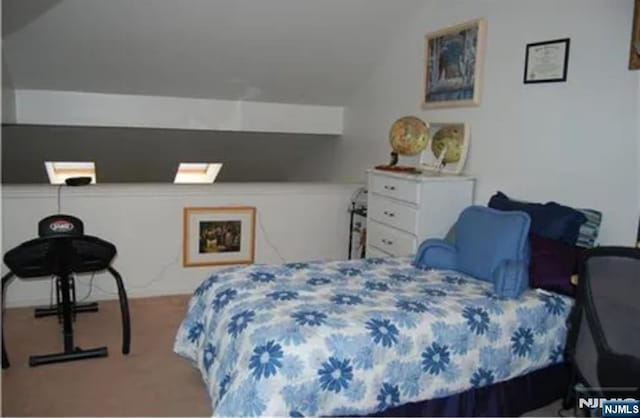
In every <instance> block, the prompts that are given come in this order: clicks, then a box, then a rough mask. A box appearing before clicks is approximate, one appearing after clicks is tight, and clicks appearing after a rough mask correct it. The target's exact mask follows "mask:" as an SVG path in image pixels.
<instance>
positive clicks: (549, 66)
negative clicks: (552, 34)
mask: <svg viewBox="0 0 640 418" xmlns="http://www.w3.org/2000/svg"><path fill="white" fill-rule="evenodd" d="M569 43H570V39H569V38H566V39H556V40H553V41H545V42H536V43H533V44H527V51H526V54H525V61H524V82H525V83H526V84H528V83H552V82H560V81H567V67H568V65H569Z"/></svg>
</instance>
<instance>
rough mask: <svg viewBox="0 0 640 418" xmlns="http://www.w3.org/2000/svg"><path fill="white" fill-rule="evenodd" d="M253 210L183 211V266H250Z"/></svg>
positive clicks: (251, 261)
mask: <svg viewBox="0 0 640 418" xmlns="http://www.w3.org/2000/svg"><path fill="white" fill-rule="evenodd" d="M255 220H256V208H253V207H219V208H204V207H198V208H184V213H183V264H184V266H185V267H192V266H215V265H226V264H251V263H253V260H254V253H255Z"/></svg>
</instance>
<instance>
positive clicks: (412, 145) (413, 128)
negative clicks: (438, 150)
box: [389, 116, 429, 155]
mask: <svg viewBox="0 0 640 418" xmlns="http://www.w3.org/2000/svg"><path fill="white" fill-rule="evenodd" d="M428 141H429V126H428V125H427V124H426V123H425V122H424V121H423V120H422V119H420V118H417V117H415V116H405V117H402V118H400V119H398V120H397V121H395V122H394V123H393V125H391V130H390V131H389V143H390V144H391V148H393V150H394V151H395V152H396V153H398V154H400V155H416V154H419V153H420V152H422V150H424V148H425V147H426V146H427V142H428Z"/></svg>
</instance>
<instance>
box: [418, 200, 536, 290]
mask: <svg viewBox="0 0 640 418" xmlns="http://www.w3.org/2000/svg"><path fill="white" fill-rule="evenodd" d="M530 224H531V218H530V217H529V215H528V214H527V213H525V212H520V211H510V212H503V211H499V210H495V209H491V208H487V207H484V206H470V207H468V208H466V209H465V210H464V211H463V212H462V213H461V214H460V217H459V218H458V221H457V222H456V226H455V236H456V241H455V244H453V245H452V244H449V243H447V242H445V241H444V240H434V239H429V240H426V241H425V242H423V243H422V244H421V245H420V248H419V250H418V253H417V254H416V258H415V265H416V266H417V267H420V268H440V269H443V268H449V269H453V270H458V271H461V272H463V273H466V274H469V275H471V276H473V277H475V278H477V279H480V280H484V281H487V282H491V283H493V284H494V292H495V293H496V294H497V295H498V296H501V297H511V298H514V297H518V296H520V294H521V293H522V292H523V291H524V290H526V289H527V288H528V286H529V272H528V270H529V258H530V249H529V239H528V235H529V227H530Z"/></svg>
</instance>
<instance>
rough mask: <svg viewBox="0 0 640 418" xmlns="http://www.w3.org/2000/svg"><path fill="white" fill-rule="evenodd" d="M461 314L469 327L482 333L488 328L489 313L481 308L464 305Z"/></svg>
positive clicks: (475, 331) (477, 332) (479, 333)
mask: <svg viewBox="0 0 640 418" xmlns="http://www.w3.org/2000/svg"><path fill="white" fill-rule="evenodd" d="M462 316H463V317H464V318H465V319H466V320H467V325H468V326H469V329H470V330H471V331H472V332H474V333H476V334H478V335H482V334H484V333H485V332H487V330H489V314H488V313H487V311H485V310H484V309H482V308H472V307H466V308H464V310H463V311H462Z"/></svg>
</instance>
